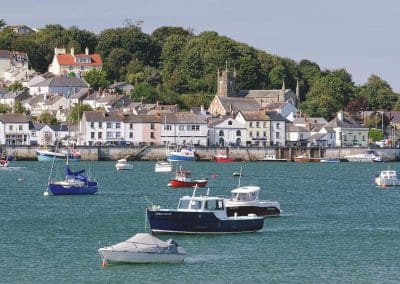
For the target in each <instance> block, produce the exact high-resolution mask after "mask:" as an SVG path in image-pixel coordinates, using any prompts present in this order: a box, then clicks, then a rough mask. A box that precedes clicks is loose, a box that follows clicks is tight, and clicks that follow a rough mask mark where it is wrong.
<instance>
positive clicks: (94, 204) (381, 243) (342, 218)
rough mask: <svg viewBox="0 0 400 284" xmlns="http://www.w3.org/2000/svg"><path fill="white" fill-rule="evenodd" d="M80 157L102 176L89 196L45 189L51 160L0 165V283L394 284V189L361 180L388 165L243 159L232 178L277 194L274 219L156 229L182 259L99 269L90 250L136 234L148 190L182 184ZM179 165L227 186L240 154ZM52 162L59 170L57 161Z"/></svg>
mask: <svg viewBox="0 0 400 284" xmlns="http://www.w3.org/2000/svg"><path fill="white" fill-rule="evenodd" d="M89 165H90V169H91V173H92V175H95V176H96V177H97V178H98V179H99V181H100V184H101V188H100V190H99V193H98V194H96V195H93V196H48V197H44V196H43V191H44V189H45V187H46V183H47V179H48V174H49V168H50V163H46V162H18V161H17V162H13V163H12V164H11V166H12V167H14V168H9V169H1V170H0V181H1V183H0V184H1V185H0V192H1V203H0V225H1V227H0V230H1V231H0V232H1V233H0V247H1V261H0V282H1V283H15V282H18V283H21V282H22V283H54V282H62V283H82V282H84V283H86V282H92V283H93V282H96V283H98V282H100V283H106V282H107V283H110V282H111V283H141V282H157V281H158V282H160V283H179V282H180V283H189V281H190V282H192V283H193V282H194V283H198V282H218V283H221V282H224V283H227V282H230V283H241V282H245V281H247V282H250V283H255V282H258V283H266V282H267V283H271V282H272V283H293V282H295V283H326V282H329V283H338V282H345V283H348V282H352V283H399V282H400V272H399V270H400V269H399V268H400V242H399V232H400V206H399V204H400V202H399V201H400V189H399V188H391V189H387V190H382V189H380V188H377V187H375V186H374V185H373V183H372V180H373V177H374V176H375V174H377V172H378V171H380V170H381V169H386V168H387V167H388V164H375V163H373V164H361V163H338V164H319V163H308V164H303V163H250V162H249V163H243V164H242V165H243V166H244V170H243V173H244V176H243V177H242V180H241V184H242V185H248V184H253V185H259V186H261V187H262V192H261V197H262V198H264V199H272V200H278V201H279V202H280V204H281V207H282V210H283V215H282V216H281V217H280V218H269V219H266V220H265V225H264V228H263V230H262V231H260V232H257V233H246V234H232V235H203V236H201V235H197V236H196V235H164V236H163V235H161V236H159V237H160V238H161V239H164V240H165V239H167V238H171V237H172V238H174V239H176V240H177V241H178V242H179V243H180V245H182V246H183V247H184V248H185V249H186V251H187V254H188V256H187V259H186V260H185V262H184V263H182V264H173V265H171V264H146V265H129V264H119V265H118V264H116V265H109V266H107V267H106V268H103V267H101V265H100V264H101V259H100V257H99V255H98V254H97V249H98V248H99V247H101V246H104V245H108V244H113V243H117V242H120V241H122V240H125V239H127V238H129V237H131V236H132V235H134V234H135V233H137V232H143V231H144V227H145V221H144V220H145V219H144V212H145V207H146V206H147V205H148V201H147V200H150V201H151V202H153V203H155V204H159V205H162V206H163V207H176V205H177V201H178V198H179V197H180V196H181V195H182V194H191V189H171V188H168V187H166V184H167V182H168V179H169V176H170V174H169V173H154V172H153V168H154V163H153V162H134V166H135V169H134V170H133V171H121V172H117V171H116V170H115V167H114V165H115V163H114V162H96V163H90V164H89V163H87V162H80V163H76V164H72V166H73V167H75V169H76V167H79V168H80V167H86V168H88V166H89ZM184 165H186V167H187V168H190V169H191V170H192V171H193V176H194V177H195V178H196V177H198V178H200V177H210V176H211V174H218V177H217V178H216V179H215V180H210V182H209V184H210V186H211V187H212V188H211V193H213V194H218V195H221V194H223V195H226V196H228V195H229V192H230V189H232V188H233V187H235V186H237V182H238V178H237V177H232V172H233V171H235V170H239V168H240V165H241V164H240V163H229V164H220V163H213V162H197V163H196V162H187V163H185V164H184ZM390 167H391V168H392V169H395V170H398V171H400V164H396V163H393V164H391V165H390ZM56 168H60V170H59V176H62V175H63V173H62V170H61V168H62V164H58V165H57V167H56ZM205 191H206V190H205V189H203V193H205ZM199 192H201V190H200V189H199ZM145 196H146V198H147V200H146V198H145Z"/></svg>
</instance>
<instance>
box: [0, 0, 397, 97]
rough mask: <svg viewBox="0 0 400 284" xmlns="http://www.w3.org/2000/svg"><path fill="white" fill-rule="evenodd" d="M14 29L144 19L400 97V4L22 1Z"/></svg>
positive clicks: (9, 11)
mask: <svg viewBox="0 0 400 284" xmlns="http://www.w3.org/2000/svg"><path fill="white" fill-rule="evenodd" d="M1 18H3V19H5V20H6V22H7V24H9V25H16V24H26V25H28V26H32V27H38V28H40V27H43V26H44V25H46V24H61V25H63V26H64V27H70V26H73V25H75V26H78V27H79V28H81V29H87V30H91V31H94V32H99V31H101V30H103V29H105V28H113V27H117V26H122V25H123V21H124V20H125V19H132V20H133V21H139V20H140V21H143V25H142V28H143V31H144V32H146V33H151V32H152V31H153V30H154V29H156V28H158V27H161V26H181V27H189V28H192V29H193V30H194V32H195V34H198V33H200V32H203V31H210V30H212V31H216V32H218V33H219V34H220V35H225V36H228V37H230V38H232V39H234V40H237V41H240V42H244V43H247V44H249V45H251V46H254V47H255V48H258V49H261V50H265V51H266V52H268V53H272V54H276V55H279V56H284V57H289V58H291V59H294V60H296V61H300V60H301V59H309V60H311V61H314V62H316V63H317V64H318V65H319V66H320V67H321V68H322V69H326V68H328V69H336V68H345V69H346V70H347V71H348V72H349V73H350V74H352V76H353V80H354V81H355V82H356V83H357V84H364V83H365V82H366V81H367V79H368V77H369V76H370V75H371V74H376V75H378V76H380V77H381V78H382V79H384V80H386V81H387V82H388V83H389V84H390V85H391V86H392V88H393V89H394V90H395V91H396V92H400V80H399V76H398V74H400V71H399V70H398V69H399V68H400V54H399V53H400V33H399V30H397V29H399V28H400V1H398V0H381V1H376V0H375V1H372V0H330V1H324V0H301V1H300V0H297V1H296V0H292V1H290V0H254V1H252V0H248V1H236V0H219V1H218V0H198V1H194V0H157V1H151V0H141V1H138V0H113V1H112V0H109V1H105V0H81V1H78V0H59V1H54V0H52V1H50V0H19V1H17V2H12V1H6V2H4V3H2V4H1V5H0V19H1Z"/></svg>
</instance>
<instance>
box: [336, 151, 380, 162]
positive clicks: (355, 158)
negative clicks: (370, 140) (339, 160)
mask: <svg viewBox="0 0 400 284" xmlns="http://www.w3.org/2000/svg"><path fill="white" fill-rule="evenodd" d="M344 158H345V159H346V160H348V161H349V162H383V159H382V157H381V156H380V155H379V154H378V153H377V152H376V151H374V150H371V149H368V150H367V152H365V153H362V154H356V155H348V156H345V157H344Z"/></svg>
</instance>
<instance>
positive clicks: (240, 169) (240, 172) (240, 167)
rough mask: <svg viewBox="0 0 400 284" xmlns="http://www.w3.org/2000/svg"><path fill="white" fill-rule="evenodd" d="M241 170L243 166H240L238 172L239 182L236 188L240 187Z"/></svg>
mask: <svg viewBox="0 0 400 284" xmlns="http://www.w3.org/2000/svg"><path fill="white" fill-rule="evenodd" d="M242 170H243V166H242V165H241V166H240V172H239V180H238V187H240V180H241V179H242Z"/></svg>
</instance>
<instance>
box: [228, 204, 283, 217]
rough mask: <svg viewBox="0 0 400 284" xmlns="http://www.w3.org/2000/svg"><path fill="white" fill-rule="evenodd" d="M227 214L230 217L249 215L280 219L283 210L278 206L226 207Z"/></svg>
mask: <svg viewBox="0 0 400 284" xmlns="http://www.w3.org/2000/svg"><path fill="white" fill-rule="evenodd" d="M225 207H226V214H227V215H228V216H248V215H249V214H256V215H257V216H260V217H278V216H280V214H281V210H280V209H279V208H277V207H276V206H265V207H259V206H227V205H226V206H225Z"/></svg>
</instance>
